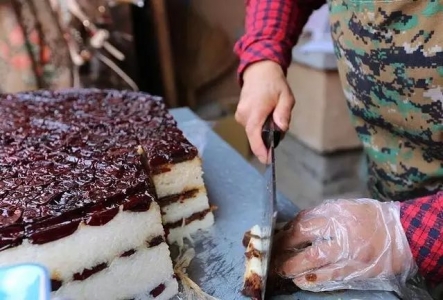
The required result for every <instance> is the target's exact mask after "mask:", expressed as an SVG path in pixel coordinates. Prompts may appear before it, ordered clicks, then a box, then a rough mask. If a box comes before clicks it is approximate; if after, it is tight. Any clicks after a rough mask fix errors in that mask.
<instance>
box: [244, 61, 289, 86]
mask: <svg viewBox="0 0 443 300" xmlns="http://www.w3.org/2000/svg"><path fill="white" fill-rule="evenodd" d="M256 76H260V77H262V76H267V77H268V76H284V72H283V69H282V67H281V66H280V65H279V64H278V63H276V62H274V61H272V60H262V61H258V62H255V63H253V64H250V65H249V66H248V67H246V69H245V70H244V72H243V81H247V80H248V79H249V78H253V77H256Z"/></svg>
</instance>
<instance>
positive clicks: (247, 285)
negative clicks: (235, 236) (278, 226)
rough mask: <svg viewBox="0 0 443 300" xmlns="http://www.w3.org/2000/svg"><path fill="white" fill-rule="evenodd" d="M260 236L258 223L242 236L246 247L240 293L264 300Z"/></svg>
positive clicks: (255, 299)
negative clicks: (244, 268)
mask: <svg viewBox="0 0 443 300" xmlns="http://www.w3.org/2000/svg"><path fill="white" fill-rule="evenodd" d="M262 238H263V235H262V232H261V229H260V227H259V226H258V225H255V226H254V227H252V228H251V230H249V231H247V232H246V233H245V235H244V237H243V246H245V247H246V252H245V257H246V271H245V275H244V278H243V289H242V293H243V295H245V296H248V297H250V298H252V299H254V300H264V299H262V290H263V287H262V278H263V260H262V252H263V246H262Z"/></svg>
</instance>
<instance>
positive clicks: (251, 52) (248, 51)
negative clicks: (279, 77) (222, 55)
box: [234, 0, 326, 82]
mask: <svg viewBox="0 0 443 300" xmlns="http://www.w3.org/2000/svg"><path fill="white" fill-rule="evenodd" d="M324 3H326V1H325V0H246V24H245V26H246V32H245V34H244V35H243V36H242V37H241V38H240V40H238V41H237V43H236V44H235V47H234V51H235V53H236V54H237V55H238V56H239V58H240V65H239V68H238V76H239V81H240V82H241V78H242V74H243V71H244V70H245V68H246V67H247V66H249V65H250V64H252V63H254V62H258V61H262V60H272V61H274V62H276V63H278V64H279V65H281V66H282V68H283V70H284V71H285V73H286V70H287V68H288V66H289V64H290V62H291V50H292V47H293V46H294V45H295V44H296V43H297V40H298V37H299V35H300V33H301V32H302V30H303V27H304V25H305V24H306V22H307V21H308V18H309V16H310V15H311V14H312V12H313V11H314V10H315V9H318V8H320V7H321V6H322V5H323V4H324Z"/></svg>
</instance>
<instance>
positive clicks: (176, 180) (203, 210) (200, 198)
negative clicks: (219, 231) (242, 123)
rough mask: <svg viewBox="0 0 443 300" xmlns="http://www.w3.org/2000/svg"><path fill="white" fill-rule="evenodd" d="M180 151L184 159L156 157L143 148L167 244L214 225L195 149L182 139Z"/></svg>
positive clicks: (211, 208) (148, 149)
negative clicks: (160, 211) (184, 154)
mask: <svg viewBox="0 0 443 300" xmlns="http://www.w3.org/2000/svg"><path fill="white" fill-rule="evenodd" d="M181 139H182V140H181V145H180V146H181V148H182V149H180V152H182V153H183V152H184V153H187V154H186V156H183V155H182V156H180V157H174V155H170V156H168V157H167V159H165V158H164V157H162V158H159V157H158V156H157V153H158V152H156V151H151V149H150V148H149V147H145V148H144V149H146V150H145V151H146V152H145V153H146V156H147V161H148V164H149V168H150V170H151V174H152V179H153V183H154V185H155V189H156V192H157V197H158V203H159V205H160V208H161V210H162V215H163V224H164V228H165V232H166V236H167V239H168V242H169V243H175V242H177V243H179V244H181V243H182V240H183V238H184V237H190V236H191V235H192V234H194V233H196V232H197V231H199V230H201V229H206V228H209V227H211V226H212V225H213V224H214V215H213V213H212V210H213V207H211V206H210V204H209V200H208V196H207V192H206V188H205V184H204V182H203V170H202V166H201V165H202V164H201V159H200V158H199V157H198V153H197V149H196V148H195V147H194V146H192V145H191V144H190V143H189V142H187V141H186V139H185V138H184V137H181Z"/></svg>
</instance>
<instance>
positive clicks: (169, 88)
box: [147, 0, 178, 108]
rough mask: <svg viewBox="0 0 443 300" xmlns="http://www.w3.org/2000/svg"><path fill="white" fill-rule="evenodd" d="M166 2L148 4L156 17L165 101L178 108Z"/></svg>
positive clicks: (156, 0)
mask: <svg viewBox="0 0 443 300" xmlns="http://www.w3.org/2000/svg"><path fill="white" fill-rule="evenodd" d="M165 1H166V0H148V1H147V2H150V3H151V7H152V12H153V16H154V24H155V28H156V34H157V42H158V51H159V58H160V67H161V70H162V78H163V86H164V92H165V101H166V103H167V105H168V107H169V108H173V107H177V106H178V99H177V89H176V84H175V71H174V62H173V57H172V50H171V40H170V33H169V22H168V15H167V12H166V5H165Z"/></svg>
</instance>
